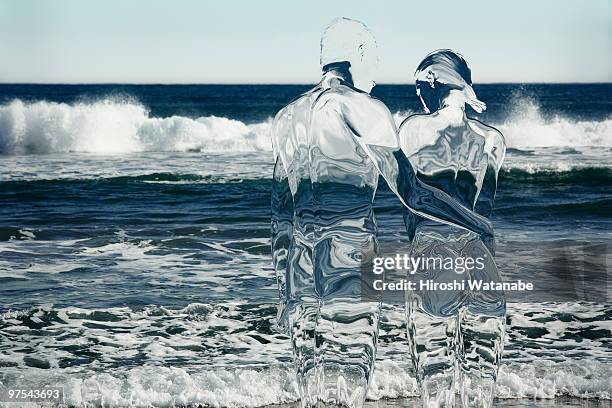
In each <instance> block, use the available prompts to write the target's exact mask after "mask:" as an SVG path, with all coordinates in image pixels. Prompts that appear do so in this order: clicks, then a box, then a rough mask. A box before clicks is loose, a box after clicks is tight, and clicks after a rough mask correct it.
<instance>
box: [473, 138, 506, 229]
mask: <svg viewBox="0 0 612 408" xmlns="http://www.w3.org/2000/svg"><path fill="white" fill-rule="evenodd" d="M490 137H491V140H492V146H491V148H490V151H489V153H488V156H489V158H488V163H487V170H486V173H485V176H484V180H483V182H482V187H481V189H480V194H479V195H478V198H477V200H476V204H475V206H474V211H476V212H477V213H478V214H481V215H483V216H485V217H487V218H489V217H490V216H491V213H492V212H493V202H494V201H495V192H496V191H497V178H498V176H499V170H500V169H501V166H502V163H503V162H504V158H505V156H506V142H505V140H504V137H503V135H502V134H501V133H500V132H498V131H497V130H494V131H493V132H492V135H490Z"/></svg>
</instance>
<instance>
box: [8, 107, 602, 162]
mask: <svg viewBox="0 0 612 408" xmlns="http://www.w3.org/2000/svg"><path fill="white" fill-rule="evenodd" d="M410 113H411V112H397V113H395V114H394V118H395V120H396V121H398V122H401V119H402V118H404V117H406V116H408V115H409V114H410ZM496 126H497V127H498V128H499V129H500V130H501V131H502V133H503V134H504V135H505V136H506V140H507V144H508V147H509V148H525V147H583V146H603V147H612V118H608V119H604V120H601V121H576V120H572V119H568V118H564V117H559V116H557V117H553V118H551V119H546V118H544V116H543V115H542V114H541V112H540V108H539V106H538V104H537V103H536V102H535V101H533V100H531V99H529V98H525V97H521V98H518V99H516V100H514V102H512V104H511V105H510V107H509V116H508V118H507V119H506V120H505V121H504V122H503V123H501V124H498V125H496ZM270 127H271V120H267V121H264V122H260V123H256V124H246V123H244V122H241V121H239V120H235V119H230V118H225V117H217V116H205V117H199V118H196V119H192V118H188V117H183V116H171V117H167V118H157V117H152V116H150V113H149V111H148V109H147V108H146V107H145V106H143V105H141V104H139V103H137V102H133V101H117V100H113V99H104V100H100V101H96V102H91V103H74V104H67V103H57V102H47V101H38V102H24V101H22V100H19V99H15V100H13V101H12V102H9V103H6V104H3V105H0V154H7V155H13V154H44V153H66V152H86V153H130V152H143V151H179V152H185V151H202V152H211V153H215V152H254V151H270V150H271V148H272V145H271V142H270V137H269V132H270Z"/></svg>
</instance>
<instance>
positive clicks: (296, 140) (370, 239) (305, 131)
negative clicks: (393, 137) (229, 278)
mask: <svg viewBox="0 0 612 408" xmlns="http://www.w3.org/2000/svg"><path fill="white" fill-rule="evenodd" d="M370 99H371V98H370V97H369V95H367V94H363V93H360V92H359V91H356V90H354V89H353V88H351V87H349V86H347V85H345V84H343V83H342V81H340V80H338V79H337V78H334V77H331V78H324V79H323V81H322V82H321V84H320V85H319V86H317V87H315V88H314V89H312V90H311V91H310V92H308V93H306V94H304V95H302V96H300V97H299V98H298V99H296V100H295V101H293V102H292V103H291V104H289V105H288V106H287V107H285V108H284V109H283V110H281V111H280V112H279V113H278V115H277V116H276V118H275V123H274V130H273V132H274V147H275V154H277V155H278V156H279V157H280V159H281V162H282V164H283V166H284V168H285V171H286V174H287V178H288V182H289V187H290V189H291V193H292V195H293V200H294V222H293V231H294V232H293V245H292V248H291V250H290V252H291V254H290V255H289V258H290V259H293V261H294V262H293V264H291V265H290V266H289V267H290V268H293V269H294V270H293V271H292V274H293V275H295V274H296V272H297V275H298V276H300V277H301V279H298V282H295V283H294V284H293V286H292V287H291V290H292V291H294V292H296V293H295V294H296V296H298V297H299V296H303V295H305V294H306V293H308V295H307V296H309V297H310V296H314V297H324V296H330V295H334V296H337V295H339V294H342V295H349V296H356V295H358V289H359V285H358V284H357V280H358V278H359V273H360V268H361V262H362V261H363V258H364V256H371V255H372V254H373V253H374V252H375V250H376V237H375V235H376V223H375V220H374V213H373V209H372V200H373V198H374V194H375V192H376V187H377V183H378V171H377V170H376V167H375V166H374V163H373V162H372V161H371V159H370V158H369V157H368V155H367V154H366V152H365V151H364V150H363V149H362V148H361V146H360V145H359V142H358V141H357V139H356V137H355V135H354V129H351V127H350V124H348V123H347V122H346V120H345V117H344V116H343V114H342V112H343V110H344V109H345V108H346V107H347V106H350V105H355V104H360V103H362V104H363V103H365V104H367V103H369V102H368V101H369V100H370ZM292 256H293V257H292ZM338 260H342V262H338ZM290 262H291V261H290ZM339 282H341V283H339ZM309 285H310V286H313V287H314V290H315V292H314V293H311V290H310V289H309V288H308V287H309Z"/></svg>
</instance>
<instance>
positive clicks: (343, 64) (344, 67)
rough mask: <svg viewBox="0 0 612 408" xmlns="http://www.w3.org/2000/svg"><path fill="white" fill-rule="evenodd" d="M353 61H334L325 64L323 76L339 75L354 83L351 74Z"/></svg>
mask: <svg viewBox="0 0 612 408" xmlns="http://www.w3.org/2000/svg"><path fill="white" fill-rule="evenodd" d="M350 68H351V63H350V62H348V61H340V62H332V63H331V64H327V65H325V66H323V69H322V71H323V77H324V78H331V77H337V78H339V79H341V80H342V81H344V82H346V83H348V84H350V85H353V76H352V75H351V71H350Z"/></svg>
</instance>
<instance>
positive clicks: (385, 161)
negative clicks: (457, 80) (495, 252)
mask: <svg viewBox="0 0 612 408" xmlns="http://www.w3.org/2000/svg"><path fill="white" fill-rule="evenodd" d="M369 101H370V102H368V101H365V100H363V98H362V100H361V101H359V102H360V103H358V104H351V106H348V105H347V106H346V107H344V109H343V113H344V117H345V121H346V123H347V125H348V127H349V128H350V129H351V131H352V132H353V133H354V135H355V136H356V137H357V140H358V141H359V143H360V145H361V146H362V148H363V149H364V150H365V152H366V153H367V154H368V156H370V158H371V159H372V160H373V161H374V164H375V165H376V167H377V168H378V171H379V172H380V174H381V175H382V176H383V177H384V178H385V180H386V181H387V184H388V185H389V188H391V190H392V191H393V192H394V193H395V194H396V195H397V196H398V197H399V198H400V200H401V201H402V203H403V204H404V205H405V206H406V207H407V208H408V209H409V210H411V211H413V212H415V213H416V214H417V215H420V216H422V217H425V218H429V219H432V220H434V221H438V222H442V223H445V224H450V225H455V226H459V227H461V228H465V229H468V230H471V231H474V232H475V233H477V234H478V235H481V236H483V238H484V237H486V240H487V241H489V237H490V236H492V235H493V229H492V227H491V224H490V223H489V222H488V220H486V219H485V218H484V217H482V216H480V215H478V214H476V213H474V212H472V211H470V210H469V209H467V208H465V207H464V206H462V205H461V204H459V202H458V201H456V200H455V199H454V198H452V197H451V196H449V195H448V194H446V193H444V192H442V191H440V190H438V189H436V188H434V187H430V186H428V185H426V184H424V183H422V182H420V181H419V180H418V179H417V178H416V175H415V172H414V170H413V168H412V165H411V164H410V162H409V161H408V159H407V158H406V156H405V155H404V154H403V152H402V151H401V149H400V148H399V140H398V136H397V129H396V127H395V123H394V122H393V118H392V116H391V113H390V112H389V110H388V109H387V107H386V106H385V105H384V104H382V103H381V102H379V101H376V100H375V99H371V98H370V99H369ZM367 103H369V105H368V106H364V105H366V104H367Z"/></svg>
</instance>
